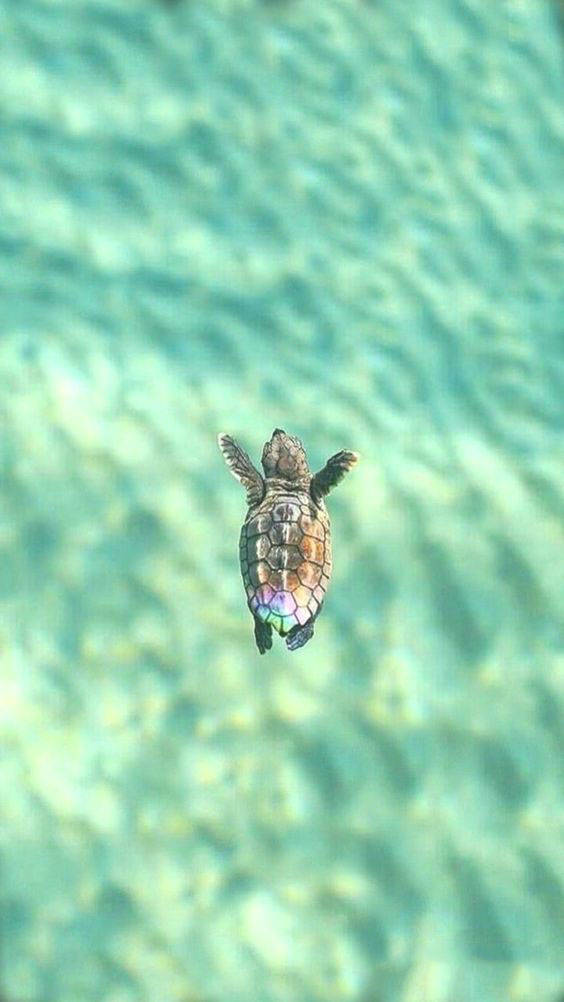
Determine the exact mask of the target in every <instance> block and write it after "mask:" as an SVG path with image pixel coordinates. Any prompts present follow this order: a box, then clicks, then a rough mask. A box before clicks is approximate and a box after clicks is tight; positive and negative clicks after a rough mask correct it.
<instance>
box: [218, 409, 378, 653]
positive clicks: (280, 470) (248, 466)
mask: <svg viewBox="0 0 564 1002" xmlns="http://www.w3.org/2000/svg"><path fill="white" fill-rule="evenodd" d="M218 442H219V447H220V449H221V451H222V453H223V456H224V458H225V462H226V463H227V465H228V467H229V469H230V470H231V473H232V474H233V476H235V477H237V480H240V481H241V483H242V484H243V487H245V489H246V491H247V502H248V505H249V510H248V512H247V517H246V519H245V522H244V524H243V527H242V529H241V538H240V543H239V555H240V559H241V572H242V574H243V581H244V584H245V590H246V592H247V604H248V606H249V609H250V610H251V613H252V615H253V618H254V621H255V639H256V642H257V647H258V649H259V651H260V653H261V654H264V652H265V651H266V650H269V649H270V648H271V647H272V627H274V629H275V630H276V631H277V632H278V633H279V634H280V636H281V637H286V644H287V646H288V647H289V649H290V650H291V651H294V650H296V648H297V647H302V646H303V645H304V644H306V643H307V641H308V640H309V639H310V637H312V636H313V624H314V622H315V619H316V617H317V615H318V614H319V612H320V610H321V606H322V605H323V600H324V598H325V593H326V591H327V586H328V584H329V578H330V577H331V530H330V526H329V516H328V514H327V509H326V507H325V502H324V500H323V498H324V496H325V495H326V494H328V493H329V491H330V490H331V489H332V488H333V487H335V485H336V484H338V483H339V480H342V478H343V477H344V475H345V473H346V472H347V470H350V468H351V466H354V464H355V463H356V461H357V459H358V455H357V453H356V452H346V451H342V452H337V453H336V454H335V455H334V456H331V459H328V460H327V462H326V464H325V466H324V467H323V469H322V470H319V472H318V473H315V474H314V475H313V476H312V474H311V473H310V470H309V466H308V464H307V458H306V454H305V452H304V448H303V446H302V443H301V442H300V440H299V438H295V437H294V436H293V435H287V434H286V432H285V431H282V429H281V428H276V429H275V430H274V432H273V433H272V438H271V439H270V442H267V443H266V444H265V446H264V449H263V450H262V466H263V470H264V477H262V476H261V474H260V473H259V471H258V470H257V469H255V467H254V466H253V464H252V463H251V460H250V459H249V457H248V455H247V453H246V452H244V450H243V449H241V447H240V446H239V445H238V444H237V442H236V441H235V440H234V439H233V438H231V436H230V435H223V434H222V435H219V436H218Z"/></svg>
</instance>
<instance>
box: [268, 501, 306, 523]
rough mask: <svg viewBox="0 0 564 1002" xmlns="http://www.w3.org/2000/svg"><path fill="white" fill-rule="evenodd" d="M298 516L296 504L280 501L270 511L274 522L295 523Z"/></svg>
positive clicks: (298, 509) (298, 510) (298, 511)
mask: <svg viewBox="0 0 564 1002" xmlns="http://www.w3.org/2000/svg"><path fill="white" fill-rule="evenodd" d="M299 515H300V508H299V505H297V504H292V503H291V502H289V501H280V502H278V503H277V504H275V505H274V508H273V509H272V518H273V521H274V522H297V521H298V518H299Z"/></svg>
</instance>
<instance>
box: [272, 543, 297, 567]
mask: <svg viewBox="0 0 564 1002" xmlns="http://www.w3.org/2000/svg"><path fill="white" fill-rule="evenodd" d="M302 560H303V556H302V554H301V553H300V551H299V550H298V547H297V546H273V547H272V548H271V550H270V552H269V554H268V563H269V564H270V566H271V567H272V569H273V570H278V569H280V568H286V569H288V570H291V571H294V570H295V569H296V567H299V565H300V564H301V562H302Z"/></svg>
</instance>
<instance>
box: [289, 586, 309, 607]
mask: <svg viewBox="0 0 564 1002" xmlns="http://www.w3.org/2000/svg"><path fill="white" fill-rule="evenodd" d="M292 595H293V596H294V598H295V600H296V602H297V603H298V605H299V606H300V605H301V606H306V605H307V603H308V602H309V600H310V598H311V589H310V588H306V587H305V586H304V585H300V586H299V588H296V589H295V590H294V591H293V592H292Z"/></svg>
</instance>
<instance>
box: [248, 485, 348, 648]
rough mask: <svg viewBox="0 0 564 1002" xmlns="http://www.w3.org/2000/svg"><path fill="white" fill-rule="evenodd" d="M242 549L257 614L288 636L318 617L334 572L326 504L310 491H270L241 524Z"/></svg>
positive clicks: (250, 603)
mask: <svg viewBox="0 0 564 1002" xmlns="http://www.w3.org/2000/svg"><path fill="white" fill-rule="evenodd" d="M239 553H240V558H241V572H242V575H243V581H244V584H245V590H246V592H247V603H248V606H249V609H250V610H251V612H252V613H253V615H255V616H258V618H259V619H262V620H263V622H265V623H270V625H271V626H272V627H273V628H274V629H275V630H276V631H277V632H278V633H279V634H280V635H281V636H282V637H284V636H286V634H287V633H289V631H290V630H291V629H292V628H293V627H294V626H298V625H299V626H304V625H305V623H307V622H308V620H310V619H314V618H315V617H316V616H317V614H318V612H319V610H320V608H321V605H322V603H323V599H324V598H325V592H326V590H327V586H328V584H329V578H330V576H331V534H330V528H329V518H328V516H327V511H326V510H325V506H324V505H323V506H317V505H315V504H314V503H313V501H312V500H311V498H310V497H309V495H308V494H285V495H276V496H275V497H270V498H269V497H268V495H267V497H266V498H265V499H264V501H263V502H262V503H261V505H260V507H259V508H258V509H255V510H254V511H253V512H252V514H250V515H249V517H248V518H247V521H246V522H245V524H244V525H243V528H242V529H241V539H240V545H239Z"/></svg>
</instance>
